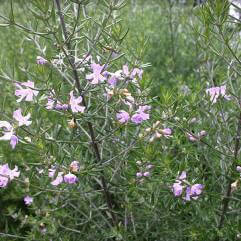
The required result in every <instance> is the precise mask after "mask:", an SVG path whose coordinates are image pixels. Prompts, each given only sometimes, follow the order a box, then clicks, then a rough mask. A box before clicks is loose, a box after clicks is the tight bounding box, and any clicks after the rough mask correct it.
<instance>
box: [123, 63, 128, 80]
mask: <svg viewBox="0 0 241 241" xmlns="http://www.w3.org/2000/svg"><path fill="white" fill-rule="evenodd" d="M122 73H123V74H124V76H125V77H129V75H130V72H129V68H128V65H127V64H125V65H123V67H122Z"/></svg>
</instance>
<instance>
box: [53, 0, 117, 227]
mask: <svg viewBox="0 0 241 241" xmlns="http://www.w3.org/2000/svg"><path fill="white" fill-rule="evenodd" d="M55 2H56V6H57V11H58V15H59V18H60V24H61V28H62V31H63V35H64V42H65V44H66V46H67V50H68V55H67V56H66V57H67V58H68V61H69V63H70V65H71V68H72V72H73V75H74V80H75V86H76V88H77V90H78V92H79V94H80V96H81V97H82V103H83V105H84V106H85V107H86V109H87V104H86V101H85V97H84V95H83V93H82V89H81V86H80V80H79V76H78V72H77V70H76V66H75V62H74V58H73V57H72V55H71V54H70V53H71V43H70V39H68V32H67V28H66V24H65V21H64V16H63V14H62V11H61V5H60V1H59V0H55ZM87 125H88V129H89V134H90V137H91V144H92V147H93V150H94V154H95V158H96V162H97V163H101V156H100V151H99V147H98V144H97V142H96V138H95V132H94V128H93V125H92V124H91V122H89V121H87ZM100 179H101V186H102V188H103V193H104V196H105V200H106V203H107V206H108V209H109V212H110V214H111V219H112V225H113V226H116V225H117V218H116V215H115V213H114V212H113V200H112V198H111V195H110V192H109V190H108V187H107V183H106V180H105V177H104V173H103V171H102V172H101V178H100Z"/></svg>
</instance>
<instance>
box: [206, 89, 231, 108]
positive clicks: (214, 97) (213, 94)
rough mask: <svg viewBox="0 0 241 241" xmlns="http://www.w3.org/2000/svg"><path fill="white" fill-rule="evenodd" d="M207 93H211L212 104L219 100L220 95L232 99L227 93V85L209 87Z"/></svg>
mask: <svg viewBox="0 0 241 241" xmlns="http://www.w3.org/2000/svg"><path fill="white" fill-rule="evenodd" d="M206 94H208V95H210V101H211V102H212V104H214V103H216V102H217V99H218V97H219V96H220V95H221V96H222V97H224V98H225V99H227V100H230V96H227V95H226V85H222V86H220V87H218V86H217V87H212V88H209V89H207V90H206Z"/></svg>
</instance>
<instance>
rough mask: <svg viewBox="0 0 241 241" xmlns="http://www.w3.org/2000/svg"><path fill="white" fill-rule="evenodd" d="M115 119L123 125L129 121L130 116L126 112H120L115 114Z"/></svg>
mask: <svg viewBox="0 0 241 241" xmlns="http://www.w3.org/2000/svg"><path fill="white" fill-rule="evenodd" d="M116 118H117V120H118V121H119V122H120V123H121V124H124V123H126V122H127V121H128V120H129V119H130V115H129V113H128V112H126V111H124V110H121V111H119V113H117V114H116Z"/></svg>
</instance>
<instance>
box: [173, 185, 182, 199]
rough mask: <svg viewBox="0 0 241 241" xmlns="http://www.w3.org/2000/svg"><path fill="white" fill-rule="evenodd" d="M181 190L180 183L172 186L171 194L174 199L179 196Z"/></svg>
mask: <svg viewBox="0 0 241 241" xmlns="http://www.w3.org/2000/svg"><path fill="white" fill-rule="evenodd" d="M182 190H183V187H182V185H181V183H180V182H176V183H174V184H173V185H172V192H173V194H174V196H175V197H179V196H181V195H182Z"/></svg>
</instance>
